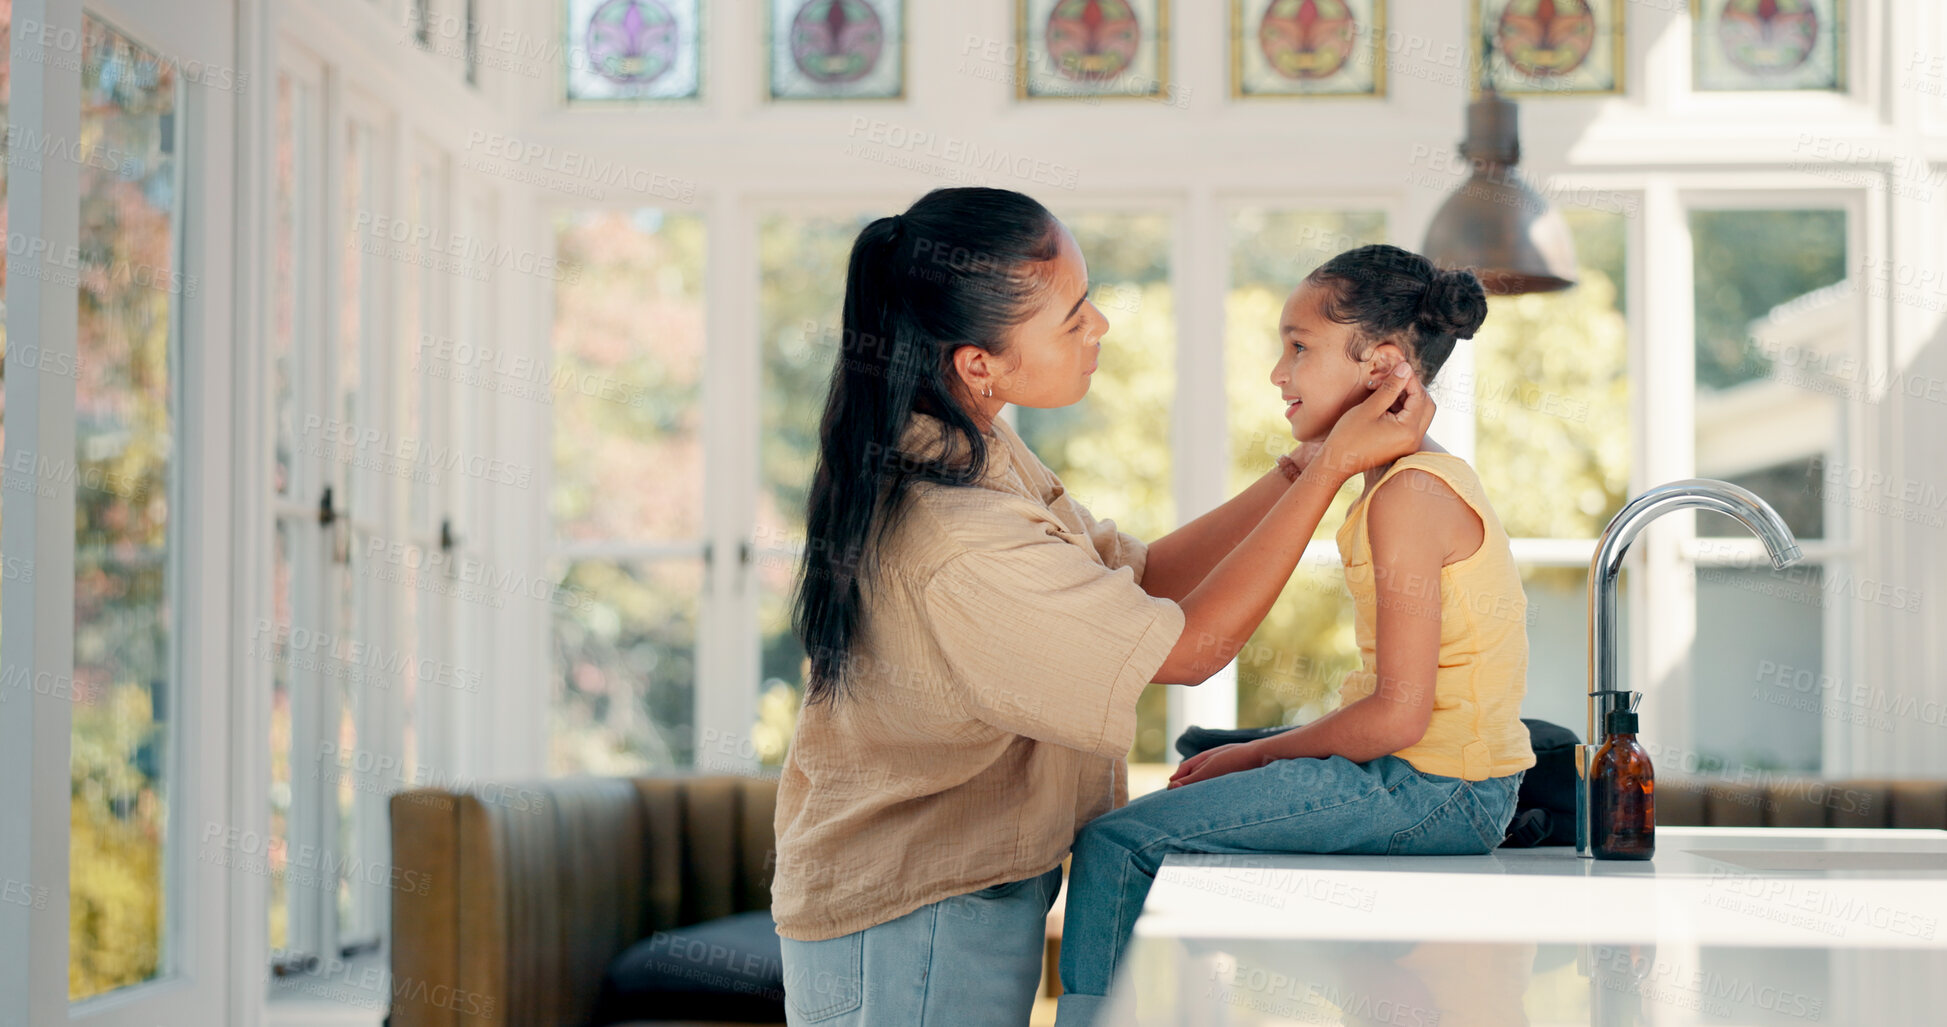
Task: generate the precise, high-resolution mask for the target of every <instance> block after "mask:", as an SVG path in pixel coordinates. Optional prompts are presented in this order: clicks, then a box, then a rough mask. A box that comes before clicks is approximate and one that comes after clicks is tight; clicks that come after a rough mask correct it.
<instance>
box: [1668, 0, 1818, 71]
mask: <svg viewBox="0 0 1947 1027" xmlns="http://www.w3.org/2000/svg"><path fill="white" fill-rule="evenodd" d="M1690 13H1691V18H1690V23H1691V26H1692V28H1693V31H1694V33H1695V34H1694V35H1693V36H1692V38H1691V43H1690V50H1691V59H1692V61H1693V62H1694V68H1695V72H1694V74H1695V75H1696V81H1695V87H1696V88H1697V89H1699V90H1748V89H1838V90H1843V89H1844V88H1845V87H1846V67H1845V38H1846V4H1845V0H1692V3H1691V12H1690Z"/></svg>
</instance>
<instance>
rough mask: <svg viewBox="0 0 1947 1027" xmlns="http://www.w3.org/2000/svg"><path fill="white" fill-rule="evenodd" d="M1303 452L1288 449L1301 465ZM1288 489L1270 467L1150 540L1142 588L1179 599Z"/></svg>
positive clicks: (1224, 555)
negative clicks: (1198, 514) (1209, 507)
mask: <svg viewBox="0 0 1947 1027" xmlns="http://www.w3.org/2000/svg"><path fill="white" fill-rule="evenodd" d="M1305 448H1307V449H1310V448H1313V447H1310V446H1307V447H1305ZM1306 456H1307V454H1303V453H1300V452H1299V451H1297V450H1294V451H1293V452H1292V458H1293V459H1294V460H1297V461H1298V465H1299V467H1300V468H1301V469H1302V468H1303V467H1304V466H1305V463H1306ZM1289 488H1291V482H1290V481H1288V480H1287V479H1286V478H1285V476H1284V472H1283V471H1281V470H1279V469H1278V468H1277V466H1276V465H1273V466H1272V468H1271V469H1270V470H1269V471H1266V472H1265V473H1264V474H1263V475H1261V476H1260V477H1259V478H1258V479H1257V481H1255V482H1252V483H1251V486H1250V487H1249V488H1247V489H1245V490H1244V491H1242V492H1239V493H1238V494H1236V495H1235V496H1232V497H1230V499H1229V500H1227V501H1226V502H1225V503H1224V504H1223V505H1222V506H1219V507H1217V508H1216V509H1214V510H1211V511H1209V512H1207V513H1205V514H1204V515H1203V516H1201V517H1198V518H1197V519H1196V520H1193V521H1191V522H1190V523H1188V524H1185V525H1183V526H1182V527H1180V528H1178V529H1176V530H1175V531H1172V532H1170V533H1169V534H1167V535H1164V536H1163V537H1162V538H1159V539H1157V540H1156V541H1154V542H1151V543H1150V544H1149V559H1148V562H1147V563H1146V564H1144V567H1143V580H1142V587H1143V591H1145V592H1148V593H1149V594H1150V595H1153V596H1160V597H1162V598H1164V599H1174V600H1176V601H1177V602H1179V603H1180V602H1182V601H1183V599H1184V597H1185V596H1188V595H1189V594H1190V590H1191V589H1194V588H1196V587H1197V586H1198V585H1199V584H1201V583H1202V582H1203V579H1204V578H1206V577H1208V576H1209V575H1210V570H1211V568H1213V567H1215V566H1217V561H1219V560H1222V559H1223V558H1224V557H1226V556H1228V555H1230V551H1231V550H1233V549H1236V548H1237V544H1238V543H1239V542H1242V541H1244V537H1245V536H1246V535H1249V534H1250V533H1251V529H1252V528H1254V527H1256V526H1257V523H1258V522H1259V521H1261V520H1263V519H1264V515H1265V514H1267V513H1270V512H1271V506H1272V504H1274V503H1276V502H1277V501H1278V497H1279V496H1282V495H1284V494H1285V492H1286V490H1288V489H1289Z"/></svg>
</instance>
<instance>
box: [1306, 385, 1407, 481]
mask: <svg viewBox="0 0 1947 1027" xmlns="http://www.w3.org/2000/svg"><path fill="white" fill-rule="evenodd" d="M1395 403H1398V404H1399V409H1398V410H1394V409H1393V405H1394V404H1395ZM1433 411H1434V405H1433V397H1431V396H1428V395H1427V394H1426V388H1425V387H1424V386H1422V385H1421V384H1420V379H1419V376H1418V375H1415V374H1413V369H1412V367H1410V366H1409V365H1408V364H1407V363H1406V362H1405V361H1403V360H1402V361H1400V362H1399V363H1398V364H1396V365H1394V367H1393V373H1392V374H1390V375H1387V376H1386V377H1385V379H1383V380H1382V381H1381V382H1380V383H1379V385H1378V387H1376V388H1374V389H1373V392H1372V395H1371V396H1369V397H1367V398H1366V401H1365V402H1363V403H1360V404H1359V405H1358V406H1356V407H1353V408H1352V409H1350V410H1348V411H1346V412H1345V416H1343V417H1340V418H1339V423H1337V424H1335V425H1333V426H1332V433H1331V434H1330V435H1327V436H1326V437H1325V447H1324V449H1323V450H1322V451H1321V452H1320V453H1319V455H1318V457H1317V459H1315V460H1314V461H1312V466H1315V467H1319V468H1322V469H1323V470H1324V471H1325V472H1326V473H1327V474H1332V475H1338V476H1341V477H1342V478H1350V477H1352V476H1353V475H1354V474H1357V473H1359V472H1360V471H1364V470H1369V469H1371V468H1374V467H1380V466H1383V465H1385V464H1389V463H1391V462H1393V461H1394V460H1397V459H1399V458H1400V457H1403V456H1405V455H1406V454H1408V453H1411V452H1413V451H1414V450H1416V449H1418V448H1419V446H1420V439H1422V438H1423V437H1425V435H1426V429H1427V426H1428V425H1431V424H1432V423H1433ZM1294 459H1296V458H1294Z"/></svg>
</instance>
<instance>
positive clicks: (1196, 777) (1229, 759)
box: [1164, 742, 1271, 788]
mask: <svg viewBox="0 0 1947 1027" xmlns="http://www.w3.org/2000/svg"><path fill="white" fill-rule="evenodd" d="M1269 762H1271V756H1270V754H1269V753H1267V752H1265V750H1264V748H1263V747H1262V746H1260V745H1258V744H1257V743H1256V742H1231V743H1230V744H1228V745H1219V746H1216V747H1214V748H1210V749H1205V750H1204V751H1202V752H1200V753H1197V754H1196V755H1195V756H1192V757H1190V758H1189V759H1187V760H1184V761H1183V762H1182V763H1179V764H1177V765H1176V772H1175V773H1173V774H1171V775H1170V783H1169V784H1168V785H1165V786H1164V787H1165V788H1176V787H1178V786H1181V785H1187V784H1195V783H1197V782H1198V781H1207V780H1209V779H1211V778H1213V777H1222V776H1224V775H1225V774H1235V773H1237V772H1238V771H1240V770H1256V769H1257V768H1259V767H1261V766H1264V765H1265V764H1266V763H1269Z"/></svg>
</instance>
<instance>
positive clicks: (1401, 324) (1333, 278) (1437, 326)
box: [1306, 243, 1487, 383]
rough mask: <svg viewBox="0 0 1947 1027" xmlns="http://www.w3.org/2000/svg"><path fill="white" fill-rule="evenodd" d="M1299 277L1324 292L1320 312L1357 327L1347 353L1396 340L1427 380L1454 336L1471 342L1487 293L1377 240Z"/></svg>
mask: <svg viewBox="0 0 1947 1027" xmlns="http://www.w3.org/2000/svg"><path fill="white" fill-rule="evenodd" d="M1306 281H1309V282H1311V283H1313V284H1314V285H1321V286H1324V287H1326V288H1328V289H1330V290H1331V296H1330V298H1329V299H1328V300H1327V301H1326V304H1325V316H1326V317H1329V318H1331V319H1332V320H1334V321H1337V322H1338V323H1340V324H1349V325H1352V326H1354V327H1355V328H1357V329H1358V333H1357V335H1356V336H1355V337H1354V340H1353V344H1354V346H1355V347H1358V350H1357V351H1355V352H1354V353H1353V354H1352V356H1353V358H1354V359H1361V358H1362V357H1363V350H1364V348H1365V347H1369V346H1372V345H1374V344H1376V343H1379V342H1385V341H1394V342H1398V343H1401V344H1403V345H1404V347H1405V348H1406V349H1407V350H1408V351H1409V352H1408V354H1407V355H1408V357H1409V358H1411V359H1412V360H1413V362H1414V363H1415V364H1416V365H1417V366H1418V368H1419V372H1420V377H1421V380H1423V381H1426V382H1429V383H1430V382H1432V381H1433V378H1434V376H1435V375H1436V374H1438V373H1439V371H1440V368H1441V366H1442V365H1444V364H1445V363H1446V362H1447V357H1448V356H1450V355H1451V354H1452V353H1453V347H1454V342H1455V340H1457V339H1471V338H1473V337H1474V333H1475V332H1477V331H1479V330H1480V327H1481V323H1482V322H1483V321H1486V320H1487V290H1485V289H1483V288H1482V287H1481V282H1480V279H1479V278H1478V277H1476V276H1475V275H1474V273H1473V272H1472V271H1467V270H1464V269H1454V270H1442V269H1440V268H1436V267H1434V266H1433V262H1432V261H1430V260H1428V259H1426V258H1425V257H1423V256H1421V255H1419V254H1417V253H1414V252H1412V251H1410V250H1403V249H1400V248H1399V247H1397V246H1388V245H1385V244H1383V243H1380V244H1374V245H1371V246H1361V247H1359V248H1358V249H1355V250H1347V251H1345V252H1344V253H1341V254H1339V255H1338V256H1336V257H1333V258H1332V259H1331V260H1328V261H1326V262H1325V263H1323V264H1321V265H1319V267H1318V268H1317V270H1315V271H1313V272H1312V273H1311V274H1310V275H1308V276H1306Z"/></svg>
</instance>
